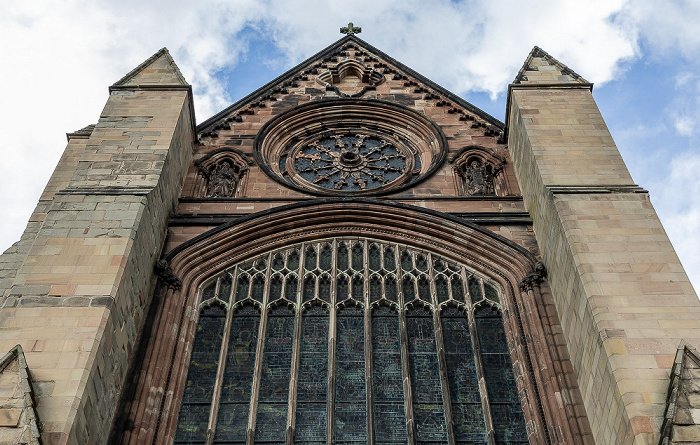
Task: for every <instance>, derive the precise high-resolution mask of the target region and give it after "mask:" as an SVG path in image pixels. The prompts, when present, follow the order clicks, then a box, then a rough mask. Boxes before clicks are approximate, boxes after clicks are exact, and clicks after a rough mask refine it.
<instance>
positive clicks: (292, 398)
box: [286, 243, 318, 445]
mask: <svg viewBox="0 0 700 445" xmlns="http://www.w3.org/2000/svg"><path fill="white" fill-rule="evenodd" d="M316 261H317V262H318V258H316ZM305 268H306V243H302V244H301V247H300V253H299V285H298V286H297V295H296V297H297V298H296V302H295V310H294V341H293V343H292V369H291V373H290V379H289V402H288V405H287V434H286V443H287V445H292V444H293V443H294V428H295V425H296V414H297V413H296V406H297V383H298V380H299V358H300V349H301V305H302V297H303V295H302V292H303V288H304V269H305ZM316 285H318V280H316ZM315 295H318V289H317V293H316V294H315Z"/></svg>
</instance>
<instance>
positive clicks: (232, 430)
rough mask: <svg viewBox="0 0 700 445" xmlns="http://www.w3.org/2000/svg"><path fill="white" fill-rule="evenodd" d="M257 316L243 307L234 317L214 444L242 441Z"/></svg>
mask: <svg viewBox="0 0 700 445" xmlns="http://www.w3.org/2000/svg"><path fill="white" fill-rule="evenodd" d="M259 324H260V313H259V312H258V310H257V309H256V308H254V307H250V306H246V307H243V308H241V309H240V310H239V311H238V312H236V313H235V314H234V315H233V319H232V322H231V330H230V336H229V344H228V351H227V353H226V368H225V372H224V376H223V380H222V387H221V398H220V405H219V414H218V417H217V423H216V425H217V426H216V434H215V437H214V440H215V443H216V442H218V441H238V442H242V441H245V435H246V429H247V427H248V406H249V404H250V396H251V389H252V385H253V373H254V370H255V351H256V347H257V344H258V326H259Z"/></svg>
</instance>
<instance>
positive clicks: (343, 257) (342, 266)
mask: <svg viewBox="0 0 700 445" xmlns="http://www.w3.org/2000/svg"><path fill="white" fill-rule="evenodd" d="M336 255H337V256H336V263H337V264H336V266H337V267H338V270H341V271H344V270H347V269H348V267H349V266H348V264H349V263H348V248H347V246H346V245H345V243H338V252H337V254H336Z"/></svg>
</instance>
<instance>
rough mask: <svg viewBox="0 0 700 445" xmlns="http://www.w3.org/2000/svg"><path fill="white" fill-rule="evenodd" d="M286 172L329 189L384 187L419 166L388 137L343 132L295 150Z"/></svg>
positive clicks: (316, 140)
mask: <svg viewBox="0 0 700 445" xmlns="http://www.w3.org/2000/svg"><path fill="white" fill-rule="evenodd" d="M286 162H287V165H286V166H285V167H286V168H287V169H291V170H293V171H294V172H295V173H297V174H298V175H299V176H300V177H301V178H303V179H304V180H306V181H308V182H310V183H311V184H315V185H316V186H319V187H323V188H325V189H329V190H338V191H359V190H370V189H375V188H379V187H384V186H387V185H389V184H391V183H393V182H395V181H396V180H398V179H399V178H401V177H402V176H405V175H407V174H410V173H411V172H412V171H413V170H414V169H415V168H416V167H418V168H419V167H420V158H416V157H415V155H414V153H412V151H411V150H410V148H408V147H406V146H405V145H404V144H401V143H400V142H398V141H396V140H392V139H391V138H389V137H385V136H379V135H370V134H361V133H357V132H355V133H350V132H348V133H346V134H334V135H327V136H321V137H316V138H313V139H312V140H310V141H306V142H304V143H302V144H300V145H299V146H297V147H295V149H294V150H293V152H292V154H291V159H289V160H287V161H286Z"/></svg>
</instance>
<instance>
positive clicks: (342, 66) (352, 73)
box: [316, 59, 384, 97]
mask: <svg viewBox="0 0 700 445" xmlns="http://www.w3.org/2000/svg"><path fill="white" fill-rule="evenodd" d="M349 77H356V78H357V79H358V80H359V82H360V84H359V85H344V83H345V82H343V81H344V80H345V79H346V78H349ZM316 80H317V82H318V83H320V84H321V85H324V86H325V87H326V89H327V90H333V91H335V92H336V94H337V95H338V96H341V97H361V96H363V95H364V94H365V93H366V92H367V91H368V90H373V89H375V88H376V87H377V85H379V84H380V83H382V82H383V81H384V75H383V74H381V73H380V72H379V71H377V70H375V69H374V68H372V67H367V66H365V65H363V64H362V63H360V62H359V61H357V60H355V59H347V60H344V61H342V62H340V63H339V64H338V65H336V66H335V67H332V68H329V69H327V70H326V71H323V72H322V73H320V74H319V75H318V77H316ZM341 87H342V90H341ZM348 88H349V89H348Z"/></svg>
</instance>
